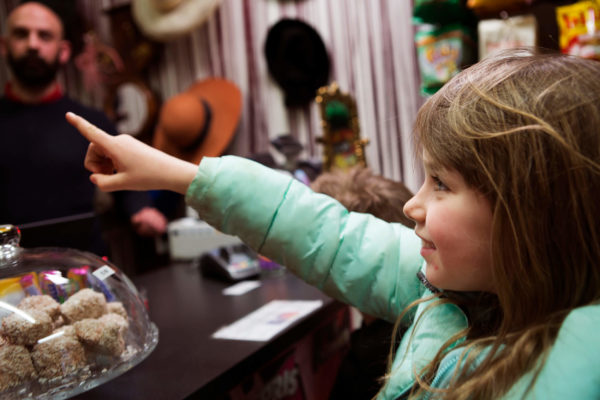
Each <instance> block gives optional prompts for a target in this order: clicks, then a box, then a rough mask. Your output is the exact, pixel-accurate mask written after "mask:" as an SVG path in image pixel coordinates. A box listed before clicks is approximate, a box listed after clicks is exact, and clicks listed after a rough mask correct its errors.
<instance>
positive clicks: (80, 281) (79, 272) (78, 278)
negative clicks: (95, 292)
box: [67, 265, 90, 290]
mask: <svg viewBox="0 0 600 400" xmlns="http://www.w3.org/2000/svg"><path fill="white" fill-rule="evenodd" d="M89 270H90V266H89V265H82V266H81V267H79V268H71V269H69V271H68V272H67V278H69V280H71V281H73V282H74V283H75V284H76V285H77V287H78V289H77V290H81V289H84V288H86V287H88V286H89V283H88V279H87V274H88V271H89Z"/></svg>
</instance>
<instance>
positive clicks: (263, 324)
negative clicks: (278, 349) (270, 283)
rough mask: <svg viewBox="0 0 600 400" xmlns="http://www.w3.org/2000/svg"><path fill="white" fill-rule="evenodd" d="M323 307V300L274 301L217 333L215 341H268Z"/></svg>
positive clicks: (214, 336) (214, 334) (214, 335)
mask: <svg viewBox="0 0 600 400" xmlns="http://www.w3.org/2000/svg"><path fill="white" fill-rule="evenodd" d="M322 305H323V301H321V300H273V301H271V302H269V303H267V304H265V305H264V306H262V307H261V308H259V309H258V310H256V311H253V312H252V313H250V314H248V315H246V316H245V317H243V318H240V319H239V320H237V321H236V322H234V323H232V324H231V325H228V326H225V327H223V328H221V329H219V330H218V331H216V332H215V333H213V335H212V337H213V338H215V339H231V340H252V341H259V342H261V341H267V340H269V339H271V338H272V337H273V336H275V335H277V334H278V333H279V332H281V331H282V330H284V329H285V328H287V327H288V326H289V325H291V324H292V323H294V322H296V321H298V320H299V319H301V318H303V317H305V316H306V315H308V314H310V313H311V312H313V311H314V310H316V309H318V308H319V307H321V306H322Z"/></svg>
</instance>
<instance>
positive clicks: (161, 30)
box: [131, 0, 221, 42]
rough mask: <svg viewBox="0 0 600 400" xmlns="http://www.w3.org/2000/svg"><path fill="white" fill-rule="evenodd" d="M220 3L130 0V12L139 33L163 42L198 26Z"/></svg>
mask: <svg viewBox="0 0 600 400" xmlns="http://www.w3.org/2000/svg"><path fill="white" fill-rule="evenodd" d="M220 4H221V0H132V2H131V12H132V14H133V19H134V21H135V22H136V24H137V26H138V28H140V31H142V33H144V34H145V35H146V36H148V37H149V38H151V39H154V40H157V41H159V42H167V41H169V40H173V39H176V38H178V37H180V36H183V35H185V34H187V33H190V32H191V31H193V30H194V29H196V28H197V27H199V26H200V25H202V24H203V23H204V22H205V21H206V20H207V19H208V18H209V17H210V16H211V15H212V14H213V13H214V11H215V10H216V9H217V7H218V6H219V5H220Z"/></svg>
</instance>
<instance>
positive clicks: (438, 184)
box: [431, 176, 448, 191]
mask: <svg viewBox="0 0 600 400" xmlns="http://www.w3.org/2000/svg"><path fill="white" fill-rule="evenodd" d="M431 179H432V180H433V183H434V190H436V191H446V190H448V186H446V185H445V184H444V182H442V180H441V179H440V178H438V177H437V176H432V177H431Z"/></svg>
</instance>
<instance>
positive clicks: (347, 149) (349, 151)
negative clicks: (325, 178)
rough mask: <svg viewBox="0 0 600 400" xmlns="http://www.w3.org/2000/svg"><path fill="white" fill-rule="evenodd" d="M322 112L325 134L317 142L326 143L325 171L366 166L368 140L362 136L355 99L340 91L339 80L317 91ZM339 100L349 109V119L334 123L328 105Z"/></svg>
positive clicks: (324, 153) (322, 125) (324, 155)
mask: <svg viewBox="0 0 600 400" xmlns="http://www.w3.org/2000/svg"><path fill="white" fill-rule="evenodd" d="M315 100H316V102H317V104H318V105H319V110H320V113H321V127H322V129H323V136H322V137H319V138H317V142H318V143H321V144H323V145H324V146H325V148H324V152H323V170H324V171H331V170H332V169H346V168H350V167H353V166H356V165H361V166H363V167H366V166H367V161H366V159H365V146H366V145H367V144H368V143H369V140H368V139H361V137H360V124H359V119H358V112H357V110H356V101H355V100H354V98H353V97H352V96H351V95H350V94H348V93H343V92H341V91H340V88H339V86H338V84H337V83H336V82H333V83H331V84H330V85H328V86H323V87H321V88H319V90H318V91H317V97H316V98H315ZM332 102H339V103H341V104H342V105H343V106H345V107H346V109H347V110H348V118H347V121H345V123H344V124H343V125H339V123H338V126H335V125H334V124H332V123H330V122H329V121H328V120H327V106H328V105H331V104H333V103H332Z"/></svg>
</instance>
